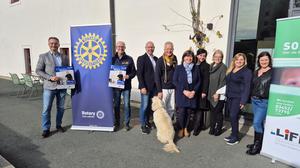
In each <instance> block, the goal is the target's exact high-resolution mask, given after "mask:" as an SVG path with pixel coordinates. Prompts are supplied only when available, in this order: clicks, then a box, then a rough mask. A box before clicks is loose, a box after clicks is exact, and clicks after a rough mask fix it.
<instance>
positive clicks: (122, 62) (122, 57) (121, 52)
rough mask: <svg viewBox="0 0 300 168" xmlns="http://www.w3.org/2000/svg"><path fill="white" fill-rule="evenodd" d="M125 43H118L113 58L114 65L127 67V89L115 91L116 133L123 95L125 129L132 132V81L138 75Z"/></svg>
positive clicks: (118, 126) (125, 77)
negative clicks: (126, 51)
mask: <svg viewBox="0 0 300 168" xmlns="http://www.w3.org/2000/svg"><path fill="white" fill-rule="evenodd" d="M125 49H126V46H125V43H124V42H123V41H118V42H117V44H116V54H115V56H114V57H113V58H112V65H119V66H124V67H126V75H125V76H124V79H125V87H124V89H118V88H114V89H113V100H114V113H115V124H114V126H115V131H117V130H118V129H119V128H120V101H121V95H122V96H123V101H124V114H125V129H126V131H129V130H130V128H131V127H130V125H129V123H130V117H131V107H130V92H131V79H132V78H134V77H135V75H136V69H135V65H134V62H133V59H132V57H130V56H129V55H127V54H126V53H125Z"/></svg>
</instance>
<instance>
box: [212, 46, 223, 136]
mask: <svg viewBox="0 0 300 168" xmlns="http://www.w3.org/2000/svg"><path fill="white" fill-rule="evenodd" d="M222 60H223V52H222V51H221V50H216V51H215V52H214V54H213V63H212V64H211V65H210V68H209V89H208V100H209V102H210V130H209V134H210V135H215V136H219V135H221V134H222V127H223V108H224V102H225V96H224V95H225V88H226V86H225V83H226V80H225V77H226V69H227V67H226V65H225V64H224V63H223V62H222Z"/></svg>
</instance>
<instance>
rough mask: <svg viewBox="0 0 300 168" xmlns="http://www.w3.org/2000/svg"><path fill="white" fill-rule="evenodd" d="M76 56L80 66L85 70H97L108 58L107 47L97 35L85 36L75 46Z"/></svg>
mask: <svg viewBox="0 0 300 168" xmlns="http://www.w3.org/2000/svg"><path fill="white" fill-rule="evenodd" d="M74 55H75V59H76V61H77V63H78V64H80V65H81V66H82V67H84V68H85V69H96V68H97V67H99V66H100V65H101V64H103V61H105V58H106V56H107V45H106V44H105V41H103V40H102V38H101V37H99V35H96V34H95V33H93V34H91V33H89V34H84V35H82V36H81V38H79V39H78V41H77V42H76V45H75V46H74Z"/></svg>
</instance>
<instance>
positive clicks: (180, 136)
mask: <svg viewBox="0 0 300 168" xmlns="http://www.w3.org/2000/svg"><path fill="white" fill-rule="evenodd" d="M177 135H178V137H179V138H182V137H183V129H180V130H179V131H178V134H177Z"/></svg>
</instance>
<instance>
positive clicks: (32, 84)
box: [22, 74, 40, 97]
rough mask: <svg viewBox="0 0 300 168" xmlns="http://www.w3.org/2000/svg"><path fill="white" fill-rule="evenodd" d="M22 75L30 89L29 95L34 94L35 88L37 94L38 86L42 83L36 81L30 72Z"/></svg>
mask: <svg viewBox="0 0 300 168" xmlns="http://www.w3.org/2000/svg"><path fill="white" fill-rule="evenodd" d="M22 76H23V78H24V81H25V86H26V88H28V89H30V94H29V97H31V96H32V94H33V91H34V90H35V92H36V95H37V92H38V86H39V85H40V83H39V82H34V81H33V80H32V78H31V76H30V75H29V74H22Z"/></svg>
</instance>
